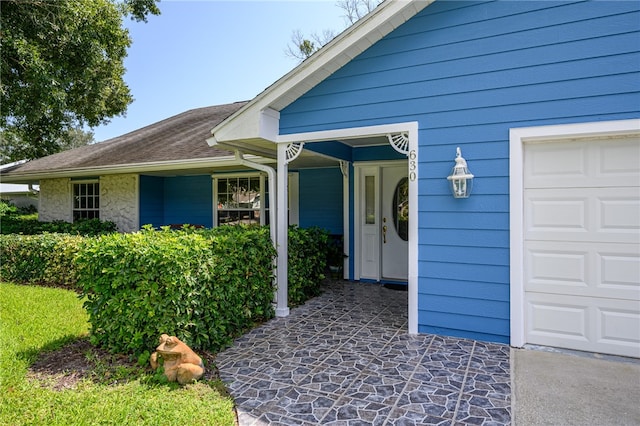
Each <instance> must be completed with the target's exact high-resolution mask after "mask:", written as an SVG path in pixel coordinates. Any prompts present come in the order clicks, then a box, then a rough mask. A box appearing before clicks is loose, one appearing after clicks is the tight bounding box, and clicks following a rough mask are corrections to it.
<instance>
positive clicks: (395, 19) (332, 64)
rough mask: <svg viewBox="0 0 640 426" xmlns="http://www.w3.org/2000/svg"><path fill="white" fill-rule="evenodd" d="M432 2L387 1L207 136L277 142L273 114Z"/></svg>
mask: <svg viewBox="0 0 640 426" xmlns="http://www.w3.org/2000/svg"><path fill="white" fill-rule="evenodd" d="M434 1H435V0H411V1H407V0H387V1H386V2H384V3H382V4H381V5H380V6H378V7H377V8H376V9H374V10H373V11H372V12H371V13H370V14H368V15H367V16H365V17H364V18H362V19H361V20H359V21H357V22H356V23H355V24H353V25H352V26H351V27H349V28H347V29H346V30H345V31H343V32H342V33H341V34H339V35H338V36H336V37H335V38H334V39H333V40H331V41H330V42H329V43H327V44H326V45H325V46H324V47H322V48H321V49H320V50H318V51H317V52H315V53H314V54H313V55H311V56H310V57H309V58H307V59H306V60H305V61H303V62H302V63H301V64H300V65H298V66H297V67H295V68H294V69H293V70H291V71H290V72H289V73H287V74H285V75H284V76H283V77H282V78H280V79H279V80H277V81H276V82H275V83H273V84H272V85H271V86H269V87H268V88H267V89H265V90H264V91H263V92H262V93H260V94H259V95H258V96H256V97H255V98H254V99H253V100H251V101H250V102H249V103H247V104H246V105H244V106H243V107H242V108H240V109H239V110H238V111H236V112H235V113H234V114H232V115H231V116H229V117H228V118H227V119H225V120H223V121H222V122H221V123H219V124H218V125H216V126H215V127H214V128H213V129H212V130H211V134H212V135H213V139H214V140H215V141H217V142H218V143H222V142H225V141H231V140H242V141H250V140H255V139H262V140H270V141H272V142H276V141H277V134H278V132H277V130H278V129H277V125H276V127H275V133H274V129H273V125H272V124H270V125H267V126H265V114H266V115H267V117H266V121H267V122H268V121H271V120H272V119H273V118H274V117H273V116H274V113H277V119H276V121H277V120H279V111H281V110H282V109H284V108H285V107H286V106H287V105H289V104H291V103H292V102H294V101H295V100H296V99H298V98H299V97H300V96H302V95H303V94H304V93H306V92H308V91H309V90H311V89H312V88H313V87H315V86H316V85H317V84H319V83H320V82H321V81H323V80H324V79H326V78H327V77H329V76H330V75H331V74H333V73H334V72H335V71H337V70H338V69H340V68H341V67H342V66H343V65H345V64H346V63H348V62H349V61H350V60H351V59H353V58H355V57H356V56H357V55H359V54H360V53H362V52H363V51H365V50H366V49H368V48H369V47H371V46H372V45H373V44H375V43H376V42H378V41H379V40H380V39H382V38H383V37H384V36H386V35H387V34H389V33H390V32H391V31H393V30H394V29H396V28H397V27H399V26H400V25H402V24H403V23H405V22H406V21H408V20H409V19H410V18H412V17H413V16H415V15H416V14H417V13H418V12H420V11H421V10H422V9H424V8H425V7H427V6H428V5H430V4H431V3H433V2H434Z"/></svg>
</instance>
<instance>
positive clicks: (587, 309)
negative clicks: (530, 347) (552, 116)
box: [524, 137, 640, 357]
mask: <svg viewBox="0 0 640 426" xmlns="http://www.w3.org/2000/svg"><path fill="white" fill-rule="evenodd" d="M524 281H525V282H524V285H525V296H524V297H525V312H524V321H525V334H526V340H527V343H532V344H539V345H548V346H556V347H562V348H568V349H577V350H584V351H591V352H601V353H608V354H616V355H624V356H633V357H640V138H639V137H635V138H631V137H627V138H623V139H621V138H609V139H603V138H601V139H589V140H570V141H568V140H563V141H554V142H545V143H527V144H525V146H524Z"/></svg>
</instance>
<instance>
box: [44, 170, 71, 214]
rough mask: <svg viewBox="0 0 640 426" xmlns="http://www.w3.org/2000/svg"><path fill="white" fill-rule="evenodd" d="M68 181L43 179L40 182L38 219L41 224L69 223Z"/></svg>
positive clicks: (63, 179) (65, 179)
mask: <svg viewBox="0 0 640 426" xmlns="http://www.w3.org/2000/svg"><path fill="white" fill-rule="evenodd" d="M69 185H70V180H69V179H68V178H61V179H43V180H41V181H40V206H39V207H38V219H39V220H41V221H43V222H51V221H54V220H64V221H66V222H71V220H72V217H71V190H70V189H69Z"/></svg>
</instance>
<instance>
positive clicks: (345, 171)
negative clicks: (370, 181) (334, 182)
mask: <svg viewBox="0 0 640 426" xmlns="http://www.w3.org/2000/svg"><path fill="white" fill-rule="evenodd" d="M340 171H341V172H342V176H343V177H347V176H348V175H349V162H348V161H344V160H340Z"/></svg>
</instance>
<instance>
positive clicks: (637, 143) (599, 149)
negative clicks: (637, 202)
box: [586, 137, 640, 186]
mask: <svg viewBox="0 0 640 426" xmlns="http://www.w3.org/2000/svg"><path fill="white" fill-rule="evenodd" d="M586 143H587V144H588V145H589V146H590V147H591V151H592V152H591V154H590V155H592V156H595V158H596V159H597V163H596V168H595V169H594V171H593V173H590V174H591V175H592V176H594V177H595V178H597V179H598V180H599V181H602V180H605V181H607V180H608V179H620V178H624V177H626V178H630V179H631V181H630V182H627V183H626V185H631V186H637V185H638V182H637V180H636V181H635V182H634V180H635V179H637V178H638V176H640V162H639V161H638V159H639V158H640V138H638V137H636V138H626V139H612V140H609V141H608V142H607V143H589V142H586ZM627 180H629V179H627ZM614 186H621V183H620V182H618V183H617V184H614Z"/></svg>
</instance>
